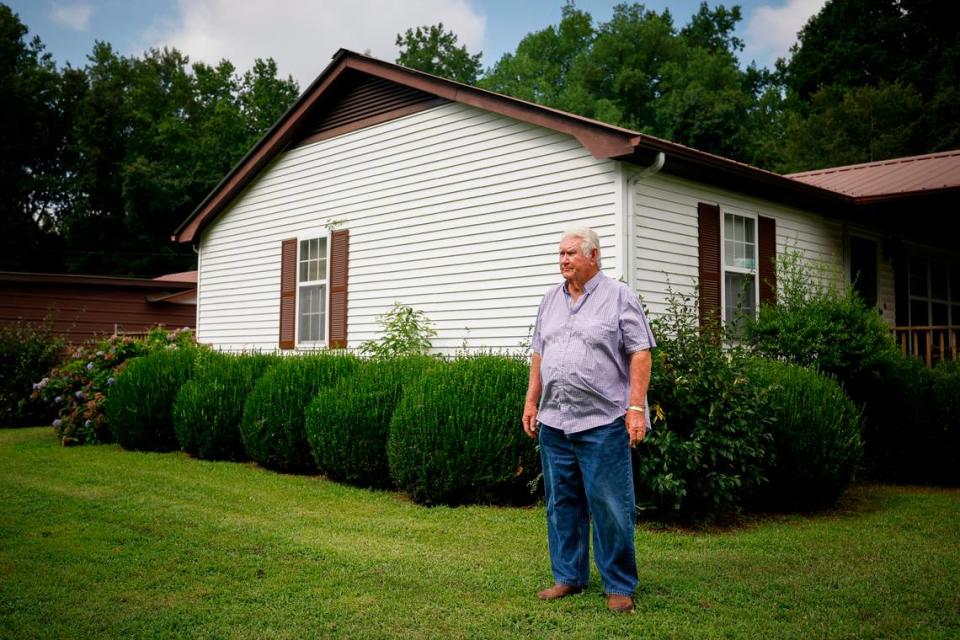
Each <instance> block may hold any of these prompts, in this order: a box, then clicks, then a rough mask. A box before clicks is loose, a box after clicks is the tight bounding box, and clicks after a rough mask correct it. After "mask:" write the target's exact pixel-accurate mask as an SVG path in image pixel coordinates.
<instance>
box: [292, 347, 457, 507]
mask: <svg viewBox="0 0 960 640" xmlns="http://www.w3.org/2000/svg"><path fill="white" fill-rule="evenodd" d="M438 364H439V361H438V360H437V359H436V358H431V357H428V356H407V357H398V358H383V359H376V360H365V361H362V362H361V363H360V365H359V367H358V368H357V370H356V371H354V373H353V374H352V375H351V376H349V377H347V378H343V379H342V380H340V382H339V383H337V384H336V385H335V386H333V387H329V388H327V389H323V390H321V391H320V392H319V393H318V394H317V396H316V397H315V398H314V399H313V402H311V403H310V406H309V407H308V408H307V411H306V433H307V441H308V442H309V443H310V450H311V452H312V453H313V458H314V461H315V462H316V464H317V470H318V471H319V472H320V473H322V474H324V475H326V476H327V477H328V478H330V479H331V480H336V481H338V482H346V483H349V484H353V485H357V486H362V487H376V488H386V487H389V486H390V484H391V481H390V470H389V465H388V462H387V438H388V437H389V435H390V419H391V418H392V417H393V413H394V410H395V409H396V407H397V404H398V403H399V402H400V398H401V396H402V394H403V389H404V387H405V386H406V385H407V384H409V383H410V382H415V381H416V380H417V379H419V377H420V376H421V375H422V373H423V372H424V371H426V370H428V369H430V368H431V367H434V366H438Z"/></svg>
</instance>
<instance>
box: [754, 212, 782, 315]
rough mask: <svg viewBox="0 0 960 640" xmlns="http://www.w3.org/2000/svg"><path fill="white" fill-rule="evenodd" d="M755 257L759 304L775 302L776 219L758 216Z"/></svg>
mask: <svg viewBox="0 0 960 640" xmlns="http://www.w3.org/2000/svg"><path fill="white" fill-rule="evenodd" d="M757 258H758V259H759V261H760V304H777V221H776V220H774V219H773V218H764V217H763V216H759V219H758V221H757Z"/></svg>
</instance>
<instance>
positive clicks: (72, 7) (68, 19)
mask: <svg viewBox="0 0 960 640" xmlns="http://www.w3.org/2000/svg"><path fill="white" fill-rule="evenodd" d="M92 15H93V7H92V6H91V5H89V4H85V3H83V2H76V3H73V4H59V3H54V4H53V7H51V9H50V21H51V22H53V23H54V24H57V25H60V26H61V27H66V28H67V29H73V30H74V31H86V30H87V28H89V27H90V17H91V16H92Z"/></svg>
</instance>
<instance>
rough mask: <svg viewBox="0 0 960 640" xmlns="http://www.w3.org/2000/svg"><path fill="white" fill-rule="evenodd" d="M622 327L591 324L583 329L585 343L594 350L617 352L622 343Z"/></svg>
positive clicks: (602, 323)
mask: <svg viewBox="0 0 960 640" xmlns="http://www.w3.org/2000/svg"><path fill="white" fill-rule="evenodd" d="M619 333H620V327H619V326H618V325H617V324H615V323H611V322H604V321H599V322H591V323H590V324H589V325H587V326H586V327H584V329H583V337H584V341H585V342H586V343H587V344H588V345H589V346H590V347H592V348H594V349H598V348H600V349H602V350H604V351H611V352H612V351H616V350H617V344H618V343H619V342H620V336H619Z"/></svg>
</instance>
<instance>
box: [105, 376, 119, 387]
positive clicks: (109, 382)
mask: <svg viewBox="0 0 960 640" xmlns="http://www.w3.org/2000/svg"><path fill="white" fill-rule="evenodd" d="M115 384H117V379H116V378H114V377H110V378H107V386H108V387H112V386H113V385H115Z"/></svg>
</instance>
